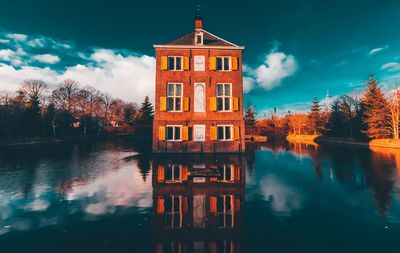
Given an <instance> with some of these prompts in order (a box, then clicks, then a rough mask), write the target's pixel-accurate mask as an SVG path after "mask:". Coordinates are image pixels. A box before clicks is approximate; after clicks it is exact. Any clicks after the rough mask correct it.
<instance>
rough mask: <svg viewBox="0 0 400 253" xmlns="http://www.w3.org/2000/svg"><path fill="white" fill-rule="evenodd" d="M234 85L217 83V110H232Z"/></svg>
mask: <svg viewBox="0 0 400 253" xmlns="http://www.w3.org/2000/svg"><path fill="white" fill-rule="evenodd" d="M231 89H232V85H231V84H230V83H217V111H220V112H221V111H222V112H223V111H231V101H232V91H231Z"/></svg>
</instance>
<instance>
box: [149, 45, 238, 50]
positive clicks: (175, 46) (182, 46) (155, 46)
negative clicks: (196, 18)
mask: <svg viewBox="0 0 400 253" xmlns="http://www.w3.org/2000/svg"><path fill="white" fill-rule="evenodd" d="M153 47H154V48H183V49H234V50H243V49H244V48H245V47H243V46H204V45H153Z"/></svg>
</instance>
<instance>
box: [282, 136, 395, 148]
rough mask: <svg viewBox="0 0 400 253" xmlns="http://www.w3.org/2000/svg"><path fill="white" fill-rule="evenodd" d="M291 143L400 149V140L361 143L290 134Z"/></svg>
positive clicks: (352, 140)
mask: <svg viewBox="0 0 400 253" xmlns="http://www.w3.org/2000/svg"><path fill="white" fill-rule="evenodd" d="M286 139H287V140H288V141H290V142H297V143H305V144H309V143H310V142H314V143H316V144H321V145H323V144H339V145H355V146H364V147H381V148H396V149H400V140H394V139H375V140H371V141H360V140H356V139H353V138H334V137H323V136H319V135H305V134H304V135H296V134H290V135H288V136H287V137H286Z"/></svg>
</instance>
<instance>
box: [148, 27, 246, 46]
mask: <svg viewBox="0 0 400 253" xmlns="http://www.w3.org/2000/svg"><path fill="white" fill-rule="evenodd" d="M198 32H202V33H203V44H202V45H197V44H195V35H196V33H198ZM154 47H185V48H186V47H189V48H201V47H203V48H227V49H243V48H244V47H241V46H238V45H236V44H233V43H232V42H229V41H226V40H224V39H222V38H220V37H218V36H216V35H214V34H212V33H210V32H207V31H206V30H203V29H201V30H196V31H193V32H191V33H188V34H186V35H183V36H182V37H179V38H177V39H175V40H172V41H170V42H167V43H165V44H160V45H154Z"/></svg>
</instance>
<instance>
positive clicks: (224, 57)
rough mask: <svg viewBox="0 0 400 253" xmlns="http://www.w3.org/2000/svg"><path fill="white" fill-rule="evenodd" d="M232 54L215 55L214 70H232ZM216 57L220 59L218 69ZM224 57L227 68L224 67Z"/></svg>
mask: <svg viewBox="0 0 400 253" xmlns="http://www.w3.org/2000/svg"><path fill="white" fill-rule="evenodd" d="M231 58H232V56H216V60H215V61H216V66H215V68H216V70H217V71H225V72H227V71H232V66H231V65H232V59H231ZM218 59H221V64H222V69H218ZM225 59H228V69H226V67H225Z"/></svg>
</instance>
